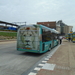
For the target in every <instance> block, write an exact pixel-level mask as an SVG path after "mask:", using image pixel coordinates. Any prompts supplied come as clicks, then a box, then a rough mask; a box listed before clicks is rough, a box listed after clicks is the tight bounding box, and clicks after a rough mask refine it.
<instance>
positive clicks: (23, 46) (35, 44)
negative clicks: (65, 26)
mask: <svg viewBox="0 0 75 75" xmlns="http://www.w3.org/2000/svg"><path fill="white" fill-rule="evenodd" d="M57 35H58V31H56V30H55V29H51V28H48V27H46V26H43V25H25V26H21V27H20V28H19V29H18V32H17V50H18V51H25V52H33V53H44V52H47V51H48V50H51V49H52V48H53V47H55V46H57V45H58V40H57Z"/></svg>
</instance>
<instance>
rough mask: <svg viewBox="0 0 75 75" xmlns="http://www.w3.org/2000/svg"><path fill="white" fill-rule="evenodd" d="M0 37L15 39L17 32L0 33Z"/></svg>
mask: <svg viewBox="0 0 75 75" xmlns="http://www.w3.org/2000/svg"><path fill="white" fill-rule="evenodd" d="M0 36H4V37H17V32H0Z"/></svg>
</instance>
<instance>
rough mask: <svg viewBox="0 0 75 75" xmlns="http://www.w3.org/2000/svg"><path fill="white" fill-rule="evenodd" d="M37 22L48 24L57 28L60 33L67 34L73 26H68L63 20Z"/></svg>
mask: <svg viewBox="0 0 75 75" xmlns="http://www.w3.org/2000/svg"><path fill="white" fill-rule="evenodd" d="M37 24H42V25H44V26H47V27H49V28H52V29H56V30H57V31H58V32H59V34H60V35H66V34H68V33H70V32H71V31H72V28H73V26H68V25H66V24H65V23H63V22H62V20H59V21H57V22H56V21H52V22H37Z"/></svg>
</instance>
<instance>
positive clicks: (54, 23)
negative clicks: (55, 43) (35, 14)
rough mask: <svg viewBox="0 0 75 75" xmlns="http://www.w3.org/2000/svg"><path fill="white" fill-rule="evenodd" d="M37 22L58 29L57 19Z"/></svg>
mask: <svg viewBox="0 0 75 75" xmlns="http://www.w3.org/2000/svg"><path fill="white" fill-rule="evenodd" d="M37 24H42V25H44V26H47V27H49V28H52V29H56V21H52V22H49V21H48V22H37Z"/></svg>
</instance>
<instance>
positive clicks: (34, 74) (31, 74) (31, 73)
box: [28, 72, 36, 75]
mask: <svg viewBox="0 0 75 75" xmlns="http://www.w3.org/2000/svg"><path fill="white" fill-rule="evenodd" d="M28 75H36V73H33V72H30V73H29V74H28Z"/></svg>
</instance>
